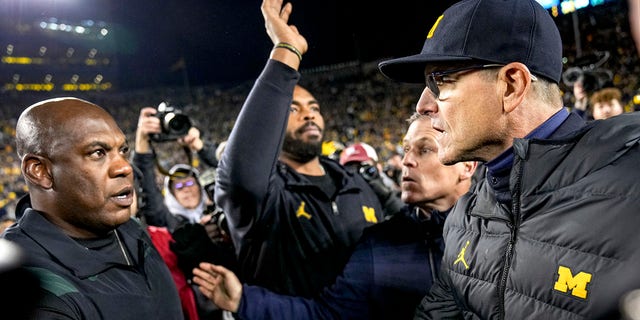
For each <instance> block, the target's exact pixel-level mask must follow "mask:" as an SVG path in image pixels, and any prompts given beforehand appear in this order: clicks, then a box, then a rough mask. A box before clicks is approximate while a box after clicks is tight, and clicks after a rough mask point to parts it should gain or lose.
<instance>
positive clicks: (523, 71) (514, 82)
mask: <svg viewBox="0 0 640 320" xmlns="http://www.w3.org/2000/svg"><path fill="white" fill-rule="evenodd" d="M500 79H502V80H503V82H504V85H505V89H504V92H503V93H502V101H503V109H504V111H505V112H507V113H508V112H512V111H513V110H515V109H516V108H517V107H518V106H519V105H520V104H522V101H523V100H524V98H525V96H526V94H527V92H528V91H529V90H530V89H531V72H529V68H527V66H525V65H524V64H522V63H519V62H512V63H509V64H508V65H506V66H504V67H503V68H502V69H501V71H500Z"/></svg>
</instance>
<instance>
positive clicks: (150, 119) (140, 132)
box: [135, 107, 162, 153]
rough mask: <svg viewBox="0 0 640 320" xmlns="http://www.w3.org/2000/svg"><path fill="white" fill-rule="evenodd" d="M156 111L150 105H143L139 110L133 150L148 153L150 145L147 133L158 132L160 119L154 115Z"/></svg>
mask: <svg viewBox="0 0 640 320" xmlns="http://www.w3.org/2000/svg"><path fill="white" fill-rule="evenodd" d="M157 112H158V111H157V110H156V109H155V108H152V107H144V108H142V109H141V110H140V117H139V118H138V127H137V128H136V145H135V150H136V152H138V153H149V152H151V147H150V145H149V135H150V134H154V133H160V132H161V131H162V128H161V127H160V119H158V118H157V117H155V114H156V113H157Z"/></svg>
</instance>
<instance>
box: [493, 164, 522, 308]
mask: <svg viewBox="0 0 640 320" xmlns="http://www.w3.org/2000/svg"><path fill="white" fill-rule="evenodd" d="M516 158H517V156H516ZM519 160H520V161H514V169H515V170H516V173H515V175H516V179H515V184H514V185H513V193H512V196H511V216H512V217H513V222H510V223H508V224H507V226H508V227H509V229H510V230H511V236H510V239H509V244H508V245H507V250H506V251H505V256H504V258H505V262H504V266H503V267H502V276H501V277H500V284H499V285H498V299H499V300H498V301H499V302H500V310H499V315H498V319H501V320H502V319H504V318H505V310H504V309H505V302H504V296H505V292H506V289H507V278H508V277H509V269H510V268H511V262H512V259H513V251H514V247H515V244H516V240H517V237H518V229H519V228H520V195H521V193H522V190H521V184H522V160H521V159H519Z"/></svg>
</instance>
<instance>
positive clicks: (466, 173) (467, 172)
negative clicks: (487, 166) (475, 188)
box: [460, 161, 478, 181]
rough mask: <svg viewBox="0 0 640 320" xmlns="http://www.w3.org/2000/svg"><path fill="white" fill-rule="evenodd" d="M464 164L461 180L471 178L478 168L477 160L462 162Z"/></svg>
mask: <svg viewBox="0 0 640 320" xmlns="http://www.w3.org/2000/svg"><path fill="white" fill-rule="evenodd" d="M461 164H462V165H463V170H462V172H460V181H464V180H467V179H471V177H472V176H473V174H474V173H475V172H476V168H477V167H478V162H477V161H465V162H461Z"/></svg>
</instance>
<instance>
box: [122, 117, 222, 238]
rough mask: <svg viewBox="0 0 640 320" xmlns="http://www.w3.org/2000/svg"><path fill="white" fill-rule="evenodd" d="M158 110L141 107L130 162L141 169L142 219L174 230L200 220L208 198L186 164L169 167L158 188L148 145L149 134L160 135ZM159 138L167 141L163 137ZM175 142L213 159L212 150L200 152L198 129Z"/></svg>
mask: <svg viewBox="0 0 640 320" xmlns="http://www.w3.org/2000/svg"><path fill="white" fill-rule="evenodd" d="M157 113H158V110H156V109H154V108H150V107H145V108H142V110H141V111H140V118H139V119H138V127H137V129H136V141H135V153H134V154H133V160H132V162H133V164H134V165H135V166H137V167H138V168H140V170H141V171H142V180H141V181H140V186H141V191H142V194H141V195H140V196H141V197H143V199H144V204H145V205H144V206H143V208H140V210H141V212H142V213H144V216H143V218H144V219H146V223H147V224H149V225H154V226H160V227H167V228H168V229H169V230H170V231H171V232H173V231H174V230H175V229H176V227H178V226H179V225H182V224H184V223H198V222H200V219H202V218H203V213H204V210H205V208H206V206H207V205H208V203H207V202H210V200H209V199H208V197H207V195H206V192H205V191H204V189H203V188H202V186H201V185H200V183H199V181H198V172H197V170H196V169H195V168H192V167H191V166H189V165H187V164H178V165H175V166H174V167H172V168H171V169H170V170H169V172H168V175H167V176H166V177H165V181H164V190H163V192H161V191H160V190H159V189H158V185H157V183H156V174H155V171H156V163H157V158H156V155H155V152H154V150H153V149H152V146H151V137H162V136H159V135H161V134H162V133H163V129H162V124H161V120H160V119H159V118H158V117H157V116H156V114H157ZM162 140H164V141H168V140H166V139H164V138H163V139H162ZM175 141H176V142H177V143H179V144H182V145H183V146H185V147H188V148H189V149H191V150H195V151H199V153H203V154H210V155H212V156H211V158H212V159H215V156H214V151H208V152H203V151H202V150H204V147H205V144H204V143H203V142H202V140H201V139H200V133H199V131H198V129H196V128H194V127H192V128H190V129H189V130H188V133H187V134H186V135H185V136H183V137H180V138H178V137H176V140H175ZM203 159H207V157H203ZM209 160H211V159H207V160H204V162H205V163H209V162H215V161H209ZM163 194H164V196H163ZM163 204H164V205H163Z"/></svg>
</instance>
